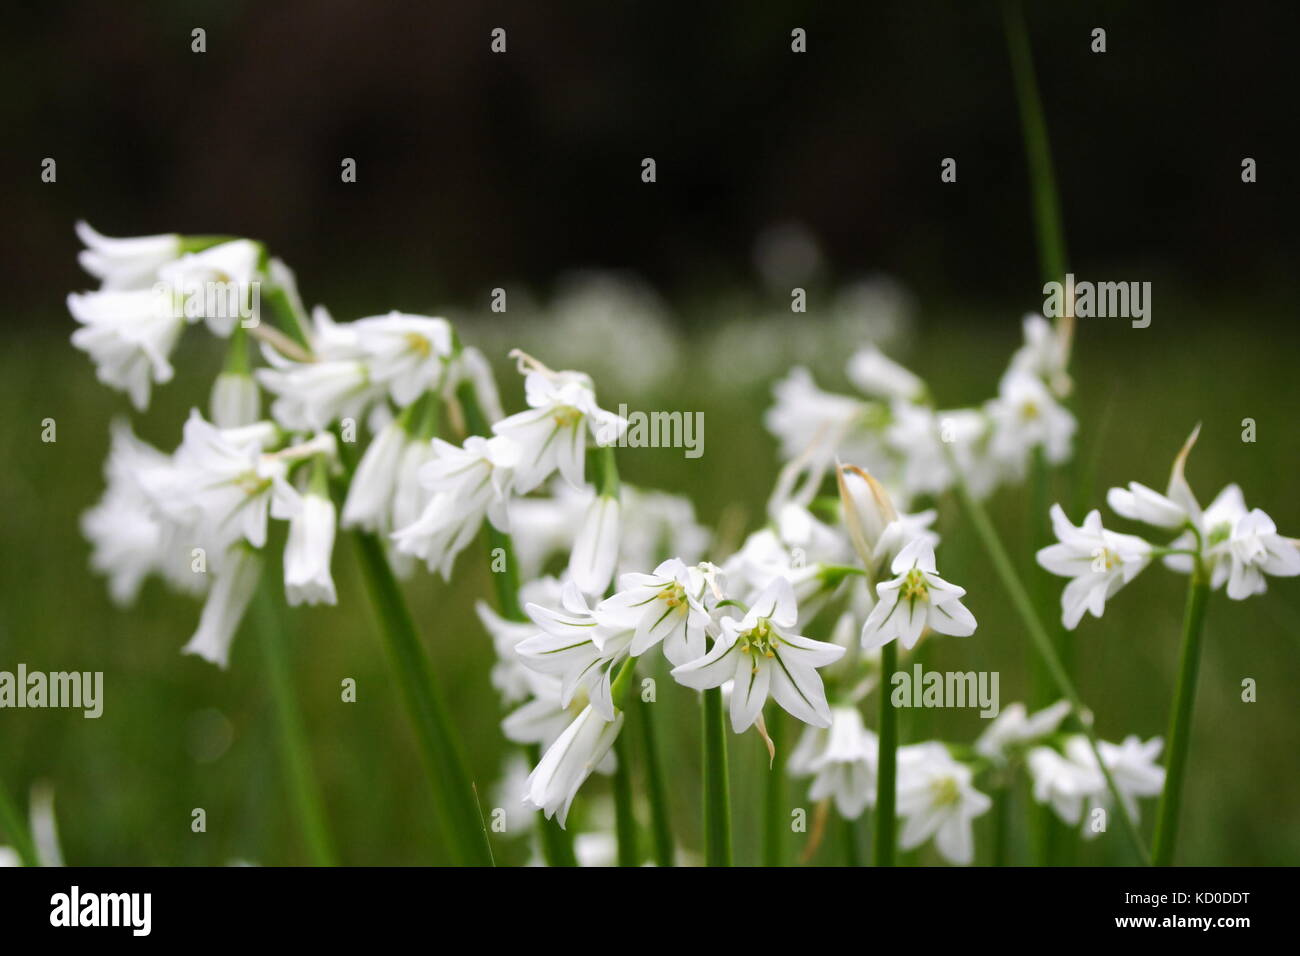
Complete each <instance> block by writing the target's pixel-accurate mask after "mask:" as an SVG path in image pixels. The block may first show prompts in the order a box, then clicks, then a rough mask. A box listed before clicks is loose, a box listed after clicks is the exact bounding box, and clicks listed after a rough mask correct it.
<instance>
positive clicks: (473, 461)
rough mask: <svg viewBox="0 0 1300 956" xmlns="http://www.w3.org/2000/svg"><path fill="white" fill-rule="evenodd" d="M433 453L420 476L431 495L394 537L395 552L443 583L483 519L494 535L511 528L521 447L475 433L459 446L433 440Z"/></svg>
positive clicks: (472, 538) (503, 439)
mask: <svg viewBox="0 0 1300 956" xmlns="http://www.w3.org/2000/svg"><path fill="white" fill-rule="evenodd" d="M433 449H434V456H433V458H432V459H431V460H430V461H428V462H426V463H425V464H424V465H423V466H421V468H420V473H419V474H420V482H421V483H422V484H423V485H424V487H425V489H426V490H427V491H430V492H432V496H431V497H430V498H429V501H428V503H427V504H426V505H425V507H424V510H423V511H422V512H421V513H420V516H419V518H417V519H416V520H415V522H414V523H412V524H409V525H407V526H406V527H404V528H398V529H397V530H396V531H395V532H393V535H392V537H393V540H394V542H396V545H397V550H398V551H400V552H401V553H403V554H411V555H415V556H416V557H418V558H420V559H422V560H423V561H424V562H425V563H426V564H427V565H428V566H429V569H430V570H437V571H438V572H439V573H440V574H442V576H443V578H444V579H446V578H449V577H450V576H451V569H452V567H453V565H454V564H455V562H456V556H457V555H458V554H460V552H461V551H463V550H464V549H465V547H466V546H467V545H468V544H469V543H470V542H471V541H473V540H474V536H475V535H477V534H478V531H479V528H480V527H481V526H482V524H483V519H484V518H485V517H486V518H487V519H488V520H489V521H490V522H492V526H493V527H494V528H496V529H497V530H498V531H509V530H510V518H509V508H508V506H509V500H510V495H511V493H512V488H513V484H512V483H513V480H514V467H515V463H516V461H517V460H518V453H519V449H518V448H517V447H516V446H515V445H514V444H513V443H512V442H511V441H510V440H509V439H507V438H503V437H496V438H491V439H488V438H483V437H482V436H479V435H474V436H471V437H469V438H467V439H466V440H465V444H464V446H463V447H457V446H456V445H452V444H449V443H447V442H445V441H442V440H441V439H438V438H435V439H433Z"/></svg>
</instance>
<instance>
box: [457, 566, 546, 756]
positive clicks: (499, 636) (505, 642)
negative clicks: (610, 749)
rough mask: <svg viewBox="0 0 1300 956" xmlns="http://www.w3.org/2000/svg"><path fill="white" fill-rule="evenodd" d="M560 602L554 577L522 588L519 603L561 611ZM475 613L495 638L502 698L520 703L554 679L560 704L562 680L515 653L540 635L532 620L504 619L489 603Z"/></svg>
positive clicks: (495, 676) (495, 679) (495, 674)
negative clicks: (541, 683) (532, 667)
mask: <svg viewBox="0 0 1300 956" xmlns="http://www.w3.org/2000/svg"><path fill="white" fill-rule="evenodd" d="M561 599H562V586H561V585H560V582H559V581H558V580H556V579H555V578H553V577H545V578H536V579H533V580H530V581H528V582H527V583H526V584H524V585H523V587H521V588H520V589H519V604H520V606H521V607H527V606H528V605H529V604H537V605H539V606H541V607H546V608H550V609H552V610H558V609H559V608H560V607H561ZM474 610H475V612H476V613H477V614H478V619H479V622H480V623H481V624H482V625H483V629H484V630H485V631H487V633H488V636H489V637H491V638H492V646H493V649H494V650H495V651H496V658H497V659H496V663H494V664H493V665H492V686H493V687H494V688H496V690H497V693H499V694H500V695H501V697H502V699H503V700H505V702H506V703H508V704H513V703H517V702H519V701H521V700H524V699H525V698H526V697H528V696H529V695H530V694H535V693H536V689H535V688H536V685H537V683H538V681H539V680H547V681H552V680H553V681H554V684H555V694H554V697H555V699H556V701H557V702H558V701H559V697H560V688H559V684H560V682H559V680H558V679H557V678H551V677H549V676H544V675H541V674H538V673H537V672H536V671H534V670H530V669H529V668H528V667H526V666H525V665H524V663H523V661H522V660H520V658H519V655H518V654H517V653H516V651H515V649H516V648H517V647H518V646H519V644H520V643H521V642H523V641H526V640H528V638H530V637H532V636H534V635H535V634H536V633H537V625H536V624H534V623H533V622H532V621H514V620H510V619H508V618H505V617H502V616H501V615H500V614H498V613H497V612H496V611H495V610H493V608H492V606H491V605H489V604H488V603H487V602H486V601H478V602H477V603H475V605H474ZM551 739H554V738H553V737H552V738H550V739H548V740H547V741H546V742H547V743H550V740H551Z"/></svg>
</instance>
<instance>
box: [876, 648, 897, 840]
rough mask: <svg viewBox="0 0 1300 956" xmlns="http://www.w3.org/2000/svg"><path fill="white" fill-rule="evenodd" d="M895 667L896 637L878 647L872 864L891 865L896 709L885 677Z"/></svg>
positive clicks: (889, 674) (895, 777) (895, 764)
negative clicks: (877, 755)
mask: <svg viewBox="0 0 1300 956" xmlns="http://www.w3.org/2000/svg"><path fill="white" fill-rule="evenodd" d="M897 669H898V641H890V642H889V643H888V644H886V645H884V646H883V647H882V648H881V649H880V686H879V688H877V691H876V692H877V693H878V694H879V695H880V724H879V726H878V727H877V728H876V733H877V734H878V735H879V738H880V765H879V768H878V770H877V772H876V830H875V841H874V843H873V844H872V862H873V863H875V865H876V866H893V865H894V858H895V848H896V847H897V843H898V841H897V837H896V836H895V832H894V831H895V826H896V825H897V815H896V814H895V812H894V806H895V803H896V800H897V797H898V784H897V779H898V712H897V711H896V710H895V709H894V702H893V700H892V695H891V694H890V693H889V679H890V677H891V676H892V675H893V673H894V671H895V670H897Z"/></svg>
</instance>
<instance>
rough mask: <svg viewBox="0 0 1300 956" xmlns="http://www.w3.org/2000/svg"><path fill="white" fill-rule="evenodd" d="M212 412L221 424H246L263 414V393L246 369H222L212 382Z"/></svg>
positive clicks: (233, 425)
mask: <svg viewBox="0 0 1300 956" xmlns="http://www.w3.org/2000/svg"><path fill="white" fill-rule="evenodd" d="M208 412H209V413H210V414H211V416H212V424H214V425H216V426H217V427H218V428H242V427H243V426H245V425H251V424H253V423H254V422H255V421H257V420H258V419H260V418H261V417H262V396H261V393H260V392H259V391H258V390H257V383H256V382H255V381H253V377H252V376H251V375H249V374H247V373H246V372H222V373H221V374H220V375H218V376H217V377H216V380H215V381H214V382H213V383H212V398H211V399H210V400H209V406H208Z"/></svg>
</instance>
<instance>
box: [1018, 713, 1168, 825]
mask: <svg viewBox="0 0 1300 956" xmlns="http://www.w3.org/2000/svg"><path fill="white" fill-rule="evenodd" d="M1163 746H1164V741H1163V740H1162V739H1161V738H1159V737H1153V738H1151V739H1150V740H1148V741H1146V742H1143V741H1142V740H1140V739H1139V738H1138V737H1136V736H1133V735H1130V736H1128V737H1126V738H1125V739H1124V742H1123V743H1122V744H1112V743H1108V742H1107V741H1104V740H1101V741H1098V742H1097V751H1098V752H1099V753H1100V754H1101V759H1102V760H1103V761H1104V762H1105V764H1106V769H1107V770H1109V771H1110V775H1111V779H1112V780H1114V781H1115V788H1116V789H1117V790H1118V791H1119V793H1120V797H1121V798H1122V799H1123V801H1124V806H1125V808H1126V809H1127V810H1128V813H1129V816H1130V817H1132V818H1133V820H1135V821H1136V820H1137V819H1138V816H1139V814H1138V803H1137V798H1138V797H1153V796H1158V795H1159V794H1160V793H1161V791H1162V790H1163V789H1164V782H1165V771H1164V768H1163V767H1161V766H1159V764H1158V763H1157V762H1156V761H1157V759H1158V758H1159V756H1160V751H1161V750H1162V749H1163ZM1062 751H1063V752H1061V753H1058V752H1057V751H1056V750H1053V749H1052V748H1050V747H1035V748H1034V749H1033V750H1031V751H1030V752H1029V757H1028V761H1027V763H1028V767H1029V773H1030V776H1031V777H1032V779H1033V794H1034V799H1035V800H1037V801H1038V802H1039V803H1047V804H1050V805H1051V807H1052V809H1053V810H1054V811H1056V814H1057V816H1059V817H1060V818H1061V819H1062V820H1063V821H1064V822H1066V823H1068V824H1070V825H1071V826H1074V825H1076V824H1078V823H1079V821H1080V820H1081V819H1082V818H1083V814H1084V812H1085V811H1086V810H1087V809H1088V808H1089V807H1095V808H1102V809H1105V808H1107V807H1109V806H1110V805H1111V793H1110V788H1109V787H1108V785H1107V783H1106V778H1105V776H1104V775H1103V774H1102V772H1101V769H1100V767H1099V766H1098V764H1097V758H1096V756H1095V755H1094V754H1093V752H1092V747H1091V745H1090V744H1089V743H1088V739H1087V738H1086V737H1084V736H1083V735H1082V734H1075V735H1072V736H1070V737H1068V738H1066V739H1065V741H1064V744H1063V746H1062ZM1082 832H1083V835H1084V837H1085V838H1089V839H1090V838H1092V837H1094V836H1096V835H1097V833H1098V832H1100V831H1099V830H1098V829H1096V828H1094V827H1086V826H1085V827H1084V828H1083V831H1082Z"/></svg>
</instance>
